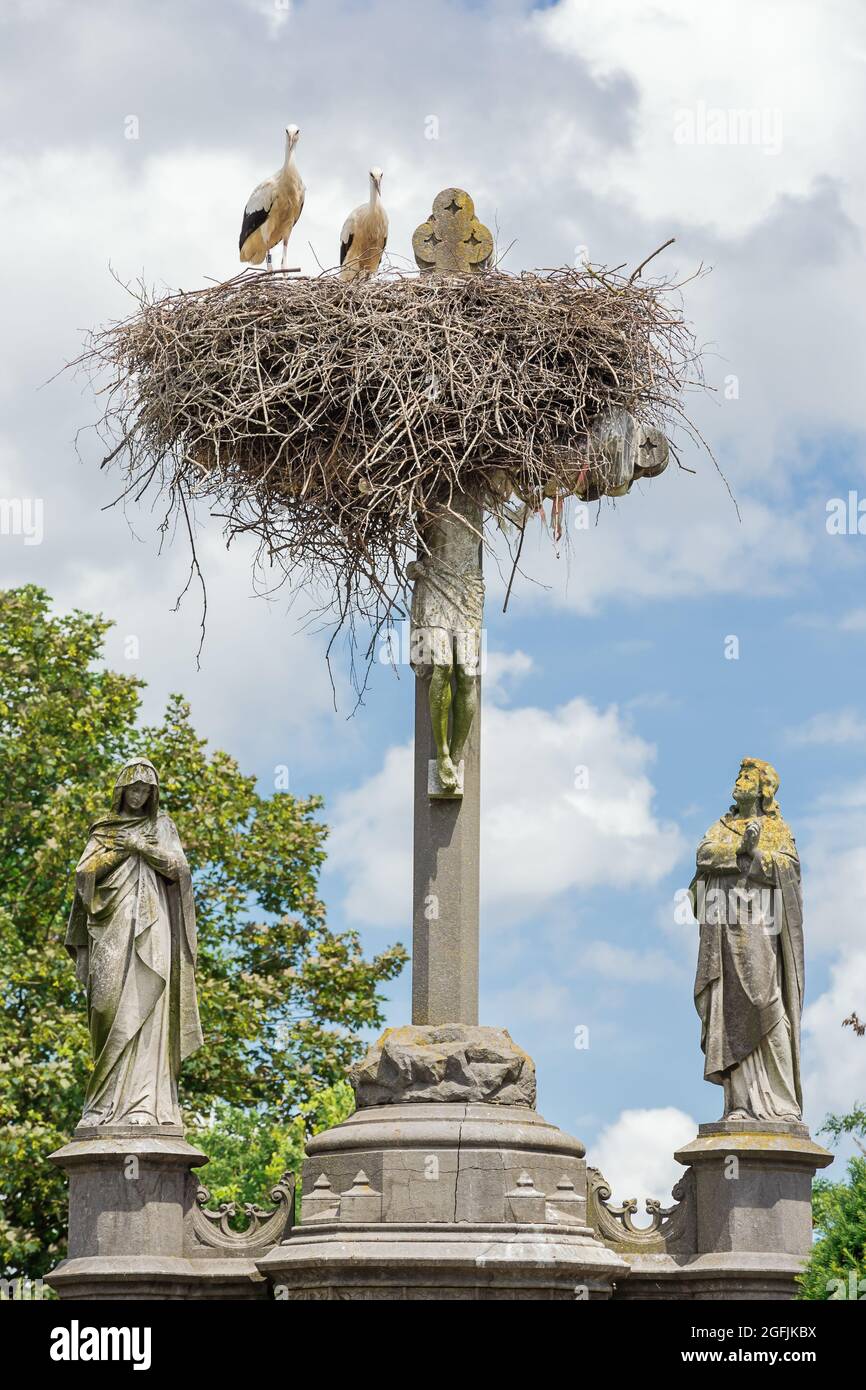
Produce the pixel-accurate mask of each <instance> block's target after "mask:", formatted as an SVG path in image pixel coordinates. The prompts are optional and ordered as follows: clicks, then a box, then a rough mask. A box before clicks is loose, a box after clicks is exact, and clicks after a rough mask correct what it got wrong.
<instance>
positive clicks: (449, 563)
mask: <svg viewBox="0 0 866 1390" xmlns="http://www.w3.org/2000/svg"><path fill="white" fill-rule="evenodd" d="M424 540H425V544H426V551H425V552H424V553H423V554H422V555H420V556H419V558H418V559H417V560H413V561H412V563H411V564H410V565H409V566H408V567H407V573H408V575H409V578H410V579H412V580H413V581H414V587H413V591H412V630H411V647H410V660H411V663H412V668H413V670H414V671H415V674H416V676H419V677H423V676H428V675H429V676H430V718H431V721H432V724H433V737H434V740H435V743H436V767H437V772H438V777H439V785H440V794H441V795H445V796H460V795H462V791H461V787H460V779H459V767H460V760H461V758H462V756H463V750H464V747H465V745H466V740H467V738H468V737H469V730H470V729H471V727H472V721H473V719H474V718H475V713H476V710H477V707H478V674H479V665H480V657H481V624H482V619H483V613H484V579H483V576H482V572H481V510H480V508H479V507H477V506H476V505H475V504H474V503H472V502H470V501H469V499H468V498H463V497H456V496H455V497H454V498H453V499H452V501H451V505H450V508H449V510H448V511H446V512H444V513H443V514H442V515H441V516H440V517H438V518H437V519H436V521H434V522H432V523H431V524H430V526H429V527H428V528H427V530H426V532H425V536H424Z"/></svg>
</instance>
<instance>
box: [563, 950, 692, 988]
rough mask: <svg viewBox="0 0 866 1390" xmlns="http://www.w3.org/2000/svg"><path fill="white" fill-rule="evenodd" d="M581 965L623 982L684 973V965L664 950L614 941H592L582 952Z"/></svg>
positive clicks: (647, 981) (642, 981) (657, 979)
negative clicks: (636, 948) (639, 947)
mask: <svg viewBox="0 0 866 1390" xmlns="http://www.w3.org/2000/svg"><path fill="white" fill-rule="evenodd" d="M580 963H581V968H582V969H585V970H593V971H595V973H596V974H597V975H602V976H603V977H605V978H606V979H610V980H617V981H619V983H620V984H626V983H629V982H631V983H632V984H640V985H646V984H654V983H658V982H660V981H662V980H670V979H671V977H672V976H679V975H681V974H682V967H681V966H680V965H679V964H678V963H677V962H675V961H672V960H671V959H670V958H669V957H668V956H666V955H665V954H664V953H663V952H662V951H640V950H635V949H633V948H631V947H628V946H617V945H614V944H613V942H610V941H590V942H588V943H587V945H586V947H585V949H583V950H581V953H580Z"/></svg>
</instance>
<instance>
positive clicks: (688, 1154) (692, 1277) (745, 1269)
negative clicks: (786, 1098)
mask: <svg viewBox="0 0 866 1390" xmlns="http://www.w3.org/2000/svg"><path fill="white" fill-rule="evenodd" d="M674 1157H675V1158H676V1160H677V1162H678V1163H684V1164H687V1165H688V1166H689V1167H690V1168H691V1169H692V1170H693V1172H694V1179H695V1185H694V1206H695V1221H696V1242H695V1243H696V1254H695V1257H694V1259H692V1260H690V1261H689V1265H688V1285H689V1287H690V1288H691V1289H692V1297H694V1298H702V1299H712V1298H762V1299H768V1298H769V1299H772V1298H781V1299H790V1298H794V1297H796V1293H797V1285H796V1279H797V1276H798V1275H799V1274H800V1273H801V1271H802V1269H803V1265H804V1262H805V1260H806V1258H807V1257H808V1255H809V1251H810V1250H811V1248H812V1179H813V1178H814V1176H815V1173H816V1171H817V1170H818V1169H819V1168H826V1167H827V1165H828V1164H830V1163H832V1162H833V1155H832V1154H831V1153H829V1152H828V1151H827V1150H826V1149H824V1148H822V1147H821V1145H820V1144H816V1143H815V1142H814V1140H813V1139H811V1138H810V1136H809V1130H808V1128H807V1127H806V1125H804V1124H797V1123H796V1122H794V1121H782V1120H776V1121H772V1120H730V1119H729V1120H720V1121H718V1122H716V1123H714V1124H704V1125H700V1126H699V1127H698V1137H697V1138H696V1139H693V1140H692V1141H691V1143H690V1144H686V1145H685V1147H684V1148H682V1149H679V1150H677V1152H676V1154H675V1155H674Z"/></svg>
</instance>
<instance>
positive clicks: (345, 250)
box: [340, 232, 355, 265]
mask: <svg viewBox="0 0 866 1390" xmlns="http://www.w3.org/2000/svg"><path fill="white" fill-rule="evenodd" d="M354 240H355V233H354V232H350V233H349V240H348V241H341V242H340V265H342V264H343V261H344V260H345V259H346V257H347V255H348V254H349V247H350V246H351V245H352V242H353V241H354Z"/></svg>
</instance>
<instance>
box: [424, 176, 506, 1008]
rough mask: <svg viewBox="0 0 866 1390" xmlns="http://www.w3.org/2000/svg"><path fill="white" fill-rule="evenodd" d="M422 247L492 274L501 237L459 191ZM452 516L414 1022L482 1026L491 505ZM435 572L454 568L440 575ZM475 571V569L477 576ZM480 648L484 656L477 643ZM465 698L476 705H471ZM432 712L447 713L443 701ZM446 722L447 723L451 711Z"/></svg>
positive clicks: (441, 558)
mask: <svg viewBox="0 0 866 1390" xmlns="http://www.w3.org/2000/svg"><path fill="white" fill-rule="evenodd" d="M412 247H413V250H414V252H415V259H416V261H417V262H418V266H419V268H420V270H421V271H422V272H424V273H429V272H435V273H438V274H448V273H449V272H450V273H454V272H458V273H459V272H463V273H466V272H472V271H481V270H484V269H486V268H487V266H488V265H489V263H490V260H491V258H492V256H493V237H492V236H491V234H490V232H489V230H488V229H487V227H485V226H484V225H483V224H482V223H481V222H479V220H478V218H477V217H476V216H475V207H474V204H473V202H472V199H471V198H470V196H469V194H468V193H465V192H464V191H463V190H462V189H460V188H446V189H443V191H442V192H441V193H439V194H438V195H437V197H436V198H435V200H434V202H433V211H432V213H431V214H430V216H429V217H428V219H427V221H426V222H423V223H422V224H421V226H420V227H418V228H417V230H416V232H415V235H414V236H413V238H412ZM451 508H452V512H453V513H457V514H460V515H462V516H464V517H465V518H466V519H467V521H468V522H469V525H470V526H471V528H472V530H469V531H466V535H465V536H464V541H463V542H461V541H460V540H459V537H458V538H457V541H456V544H455V537H454V535H453V534H452V535H450V536H449V534H447V533H448V531H449V530H450V531H451V532H453V531H454V525H455V523H454V519H453V517H452V518H451V519H447V518H446V519H445V520H444V522H443V523H442V526H441V527H440V530H441V531H442V535H431V536H428V542H429V552H428V554H426V555H424V556H419V563H417V564H416V567H415V575H414V577H415V589H416V592H415V595H414V599H413V619H414V620H415V626H414V636H415V637H418V636H424V637H427V638H428V639H429V640H428V642H427V645H428V646H430V645H431V644H432V654H431V652H429V651H428V652H427V658H428V659H427V661H426V662H425V660H424V654H423V653H422V654H421V656H420V657H419V659H418V660H413V664H414V665H415V670H416V676H417V680H416V687H415V810H414V873H413V914H412V1022H413V1023H414V1024H440V1023H464V1024H475V1023H477V1022H478V898H479V845H480V830H481V822H480V790H481V786H480V782H481V778H480V751H481V711H480V673H476V674H475V675H474V677H472V684H473V685H474V689H473V690H471V691H468V692H467V685H466V673H467V670H469V669H471V661H470V660H469V659H468V658H467V646H468V647H472V646H473V642H474V639H473V637H472V636H471V632H472V630H476V629H477V638H478V639H479V641H480V634H481V604H482V602H483V579H482V575H481V553H480V540H479V541H478V543H477V547H476V549H475V552H474V556H473V560H472V564H471V565H470V564H469V563H468V562H466V563H462V569H461V561H460V555H459V552H460V551H461V550H463V549H465V550H466V551H467V554H468V552H469V550H471V549H472V536H473V534H478V535H479V536H480V531H481V525H482V521H483V516H482V512H481V508H480V507H479V506H477V504H475V503H473V502H471V501H470V499H469V498H467V497H459V496H455V497H454V498H453V499H452V503H451ZM464 530H466V528H464ZM458 531H459V524H458ZM465 542H468V546H467V544H465ZM455 553H456V557H457V558H456V560H455ZM455 563H456V564H457V567H458V569H461V573H462V570H465V571H466V574H465V577H464V578H463V579H462V580H461V582H459V583H455V579H454V574H453V573H452V570H453V569H454V565H455ZM437 566H439V567H442V566H444V568H443V569H442V572H441V574H440V573H439V572H438V569H437ZM473 567H474V568H475V573H474V574H470V573H469V570H470V569H472V568H473ZM437 589H438V592H439V595H440V597H439V599H438V600H435V599H433V598H432V597H431V595H432V594H433V593H435V591H436V590H437ZM437 602H438V605H439V609H437ZM461 608H466V610H467V613H466V615H465V618H464V619H461V617H460V610H461ZM440 610H441V611H440ZM437 612H439V616H437ZM446 621H447V627H444V626H443V627H442V628H441V637H437V634H438V633H440V628H439V627H436V626H434V625H435V624H437V623H443V624H444V623H446ZM427 624H429V625H430V626H426V625H427ZM461 629H462V630H461ZM452 643H453V658H452V657H451V653H452ZM446 646H447V648H448V656H449V660H450V661H451V664H452V665H453V670H454V692H453V699H452V700H451V701H450V709H451V737H452V740H453V741H454V740H456V741H460V740H461V739H465V741H463V742H462V743H461V746H460V751H459V753H457V752H456V751H455V750H454V743H453V742H452V751H455V758H459V767H458V768H457V769H456V770H457V772H458V774H459V783H458V785H457V786H454V785H453V778H452V780H451V784H450V785H449V784H448V783H447V782H446V783H445V784H444V785H443V782H442V779H441V777H440V775H439V772H437V767H438V769H439V771H440V772H441V770H442V769H443V763H445V765H446V767H447V759H446V760H444V759H443V755H442V748H441V742H442V728H441V719H440V727H439V729H438V744H439V745H440V746H437V734H436V733H435V732H434V727H433V722H432V721H431V676H432V679H433V682H434V694H435V684H436V682H437V681H439V682H440V683H441V674H442V662H443V660H444V655H443V653H444V648H445V647H446ZM440 648H441V650H440ZM461 649H462V650H461ZM474 649H475V651H476V652H477V645H476V646H475V648H474ZM467 694H468V695H469V696H470V697H471V700H467ZM446 695H447V692H446ZM476 706H477V707H476ZM432 708H434V709H436V708H441V706H440V705H439V704H438V702H437V700H436V699H434V700H433V702H432ZM467 710H468V713H467ZM461 711H462V716H461ZM455 714H456V715H457V719H456V721H455ZM445 720H446V723H447V712H446V716H445ZM467 726H468V733H466V728H467Z"/></svg>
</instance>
